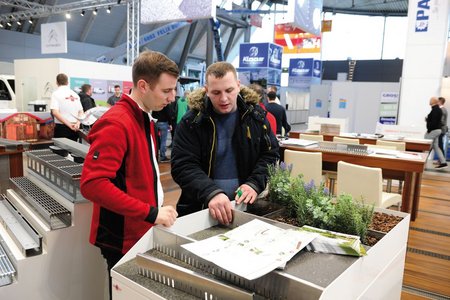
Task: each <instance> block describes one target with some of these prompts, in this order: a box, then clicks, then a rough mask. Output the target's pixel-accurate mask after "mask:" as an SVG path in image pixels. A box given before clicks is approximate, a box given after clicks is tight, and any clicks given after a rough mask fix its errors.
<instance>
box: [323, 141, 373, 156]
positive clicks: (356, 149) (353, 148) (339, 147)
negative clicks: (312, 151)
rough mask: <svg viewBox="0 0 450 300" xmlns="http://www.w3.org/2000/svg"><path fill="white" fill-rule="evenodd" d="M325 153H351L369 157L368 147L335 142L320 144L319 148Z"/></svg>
mask: <svg viewBox="0 0 450 300" xmlns="http://www.w3.org/2000/svg"><path fill="white" fill-rule="evenodd" d="M317 149H319V150H320V151H323V152H339V153H349V154H353V155H362V156H364V155H368V154H369V151H368V147H367V146H365V145H354V144H343V143H334V142H319V144H318V148H317Z"/></svg>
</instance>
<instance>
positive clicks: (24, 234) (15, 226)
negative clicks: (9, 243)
mask: <svg viewBox="0 0 450 300" xmlns="http://www.w3.org/2000/svg"><path fill="white" fill-rule="evenodd" d="M1 198H3V200H0V221H1V222H2V223H3V226H4V227H5V229H6V231H8V233H9V234H10V236H11V238H12V239H13V240H14V242H15V243H16V245H17V247H19V249H21V251H22V254H23V255H24V256H26V257H28V256H34V255H39V254H41V253H42V236H41V235H40V234H39V233H38V232H37V231H36V230H35V229H34V228H33V227H32V226H31V225H30V223H28V221H27V220H26V219H25V218H24V217H23V216H22V215H21V214H20V212H19V211H18V210H17V208H15V207H14V205H13V204H12V203H11V202H10V201H9V200H8V198H6V196H5V195H1Z"/></svg>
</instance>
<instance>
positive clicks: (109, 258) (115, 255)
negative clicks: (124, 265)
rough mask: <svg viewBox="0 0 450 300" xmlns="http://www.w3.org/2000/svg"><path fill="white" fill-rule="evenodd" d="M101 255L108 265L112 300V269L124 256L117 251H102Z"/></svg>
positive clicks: (110, 297)
mask: <svg viewBox="0 0 450 300" xmlns="http://www.w3.org/2000/svg"><path fill="white" fill-rule="evenodd" d="M101 253H102V255H103V257H104V258H105V260H106V264H107V265H108V276H109V299H110V300H112V278H111V269H112V268H113V267H114V266H115V265H116V264H117V262H118V261H119V260H120V259H121V258H122V257H123V254H122V253H120V252H116V251H111V250H108V249H101Z"/></svg>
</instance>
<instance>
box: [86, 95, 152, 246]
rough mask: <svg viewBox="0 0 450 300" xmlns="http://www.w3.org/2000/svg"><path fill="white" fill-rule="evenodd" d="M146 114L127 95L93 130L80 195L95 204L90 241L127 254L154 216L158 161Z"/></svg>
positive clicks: (148, 227) (150, 123)
mask: <svg viewBox="0 0 450 300" xmlns="http://www.w3.org/2000/svg"><path fill="white" fill-rule="evenodd" d="M150 137H151V138H152V139H153V145H156V143H155V135H154V126H153V122H150V119H149V116H148V114H147V113H146V112H144V111H142V110H141V109H140V108H139V106H138V105H137V104H136V102H134V101H133V100H132V99H131V98H130V97H128V95H125V94H124V95H123V96H122V98H121V100H120V101H118V102H117V104H116V105H114V106H113V107H112V108H110V109H109V110H108V111H107V112H106V113H105V114H104V115H103V116H102V117H101V118H100V119H99V120H98V121H97V122H96V123H95V124H94V126H93V128H92V129H91V131H90V133H89V136H88V140H89V143H90V144H91V145H90V148H89V153H88V154H87V156H86V159H85V161H84V166H83V171H82V175H81V183H80V187H81V193H82V195H83V196H84V197H85V198H86V199H88V200H89V201H92V202H93V203H94V208H93V214H92V223H91V233H90V242H91V243H92V244H94V245H96V246H98V247H100V248H106V249H108V250H110V251H117V252H121V253H123V254H125V253H126V252H127V251H128V250H129V249H130V248H131V247H132V246H133V245H134V244H135V243H136V242H137V241H138V240H139V239H140V238H141V237H142V235H144V233H146V232H147V231H148V230H149V229H150V227H151V226H152V225H153V222H154V221H155V219H156V216H157V214H158V203H157V201H158V200H157V199H158V195H157V180H158V179H157V173H156V168H157V167H158V165H157V162H156V161H153V155H152V151H155V148H152V146H151V145H152V143H151V138H150Z"/></svg>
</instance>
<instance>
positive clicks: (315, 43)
mask: <svg viewBox="0 0 450 300" xmlns="http://www.w3.org/2000/svg"><path fill="white" fill-rule="evenodd" d="M274 32H275V34H274V43H275V44H277V45H280V46H282V47H283V53H284V54H292V53H320V47H321V43H322V38H321V36H320V35H318V36H315V35H313V34H311V33H307V32H305V31H303V30H301V29H299V28H295V27H292V26H290V25H288V24H279V25H275V30H274Z"/></svg>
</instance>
